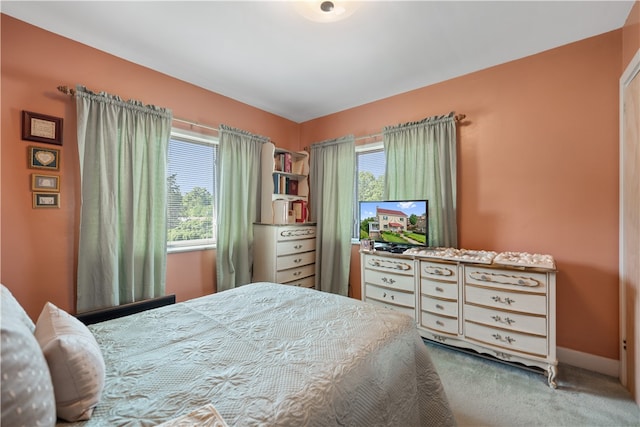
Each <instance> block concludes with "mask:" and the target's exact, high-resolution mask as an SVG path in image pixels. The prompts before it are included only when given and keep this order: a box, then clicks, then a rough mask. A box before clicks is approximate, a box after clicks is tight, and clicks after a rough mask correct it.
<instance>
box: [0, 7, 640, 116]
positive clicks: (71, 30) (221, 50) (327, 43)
mask: <svg viewBox="0 0 640 427" xmlns="http://www.w3.org/2000/svg"><path fill="white" fill-rule="evenodd" d="M293 3H294V2H290V1H254V2H249V1H195V2H190V1H140V2H134V1H118V2H110V1H106V2H105V1H66V2H65V1H6V0H3V1H2V2H1V3H0V10H1V11H2V13H5V14H7V15H10V16H13V17H15V18H17V19H20V20H22V21H26V22H28V23H30V24H33V25H36V26H38V27H42V28H44V29H46V30H49V31H52V32H54V33H57V34H60V35H62V36H65V37H68V38H70V39H73V40H77V41H79V42H81V43H84V44H86V45H89V46H92V47H95V48H97V49H100V50H103V51H105V52H109V53H111V54H113V55H116V56H119V57H121V58H124V59H127V60H129V61H132V62H134V63H137V64H140V65H143V66H146V67H149V68H152V69H154V70H157V71H160V72H162V73H165V74H168V75H170V76H173V77H175V78H178V79H180V80H184V81H187V82H190V83H193V84H195V85H197V86H200V87H203V88H205V89H208V90H211V91H213V92H216V93H219V94H222V95H225V96H228V97H230V98H233V99H236V100H238V101H241V102H244V103H247V104H250V105H252V106H255V107H258V108H260V109H263V110H266V111H269V112H272V113H274V114H277V115H279V116H282V117H285V118H288V119H290V120H293V121H295V122H304V121H307V120H310V119H313V118H316V117H321V116H324V115H327V114H331V113H334V112H337V111H341V110H344V109H347V108H351V107H355V106H358V105H362V104H365V103H368V102H372V101H375V100H379V99H382V98H386V97H389V96H392V95H396V94H398V93H403V92H406V91H409V90H412V89H416V88H419V87H423V86H427V85H430V84H433V83H437V82H440V81H444V80H447V79H450V78H453V77H457V76H460V75H464V74H467V73H470V72H473V71H477V70H480V69H484V68H487V67H490V66H493V65H497V64H500V63H504V62H507V61H511V60H514V59H517V58H522V57H525V56H528V55H531V54H535V53H538V52H541V51H543V50H547V49H551V48H553V47H557V46H561V45H564V44H567V43H570V42H573V41H577V40H580V39H583V38H586V37H590V36H594V35H598V34H602V33H604V32H607V31H611V30H614V29H617V28H620V27H622V26H623V25H624V22H625V19H626V18H627V16H628V14H629V12H630V10H631V8H632V6H633V1H632V0H631V1H531V2H525V1H493V2H489V1H467V2H462V1H365V2H362V3H361V4H360V7H359V8H358V9H357V10H356V11H355V13H353V15H352V16H350V17H349V18H347V19H345V20H342V21H338V22H333V23H317V22H312V21H310V20H307V19H305V18H303V17H302V16H301V15H299V14H298V13H297V12H296V8H295V7H294V4H293ZM317 3H319V2H317ZM334 3H336V4H338V3H340V1H339V0H334Z"/></svg>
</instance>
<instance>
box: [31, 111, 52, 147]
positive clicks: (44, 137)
mask: <svg viewBox="0 0 640 427" xmlns="http://www.w3.org/2000/svg"><path fill="white" fill-rule="evenodd" d="M22 139H24V140H27V141H36V142H44V143H45V144H55V145H62V119H61V118H59V117H53V116H47V115H44V114H38V113H33V112H31V111H23V112H22Z"/></svg>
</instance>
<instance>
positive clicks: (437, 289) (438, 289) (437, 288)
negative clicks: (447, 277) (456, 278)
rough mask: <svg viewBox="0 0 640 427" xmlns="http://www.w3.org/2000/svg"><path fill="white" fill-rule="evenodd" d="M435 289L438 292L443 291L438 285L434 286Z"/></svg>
mask: <svg viewBox="0 0 640 427" xmlns="http://www.w3.org/2000/svg"><path fill="white" fill-rule="evenodd" d="M436 291H438V292H444V289H442V288H441V287H440V286H436Z"/></svg>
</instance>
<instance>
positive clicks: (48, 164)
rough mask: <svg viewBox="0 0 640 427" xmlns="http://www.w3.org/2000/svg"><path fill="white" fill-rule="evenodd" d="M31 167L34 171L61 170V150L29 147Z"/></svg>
mask: <svg viewBox="0 0 640 427" xmlns="http://www.w3.org/2000/svg"><path fill="white" fill-rule="evenodd" d="M29 167H30V168H32V169H49V170H56V171H57V170H60V150H58V149H56V148H42V147H35V146H33V145H32V146H29Z"/></svg>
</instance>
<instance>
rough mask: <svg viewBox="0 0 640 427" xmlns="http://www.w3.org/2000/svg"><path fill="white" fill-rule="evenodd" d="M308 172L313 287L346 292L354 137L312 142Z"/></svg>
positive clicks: (354, 155) (351, 219) (351, 221)
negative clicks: (313, 230) (314, 228)
mask: <svg viewBox="0 0 640 427" xmlns="http://www.w3.org/2000/svg"><path fill="white" fill-rule="evenodd" d="M309 172H310V173H309V175H310V192H311V201H310V219H311V221H313V222H316V223H317V231H316V234H317V238H316V286H317V289H320V290H321V291H325V292H331V293H334V294H339V295H347V294H348V292H349V263H350V260H351V230H352V229H353V205H354V197H355V195H354V188H355V177H356V153H355V139H354V137H353V136H347V137H344V138H339V139H335V140H331V141H325V142H322V143H317V144H313V145H312V146H311V163H310V167H309Z"/></svg>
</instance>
